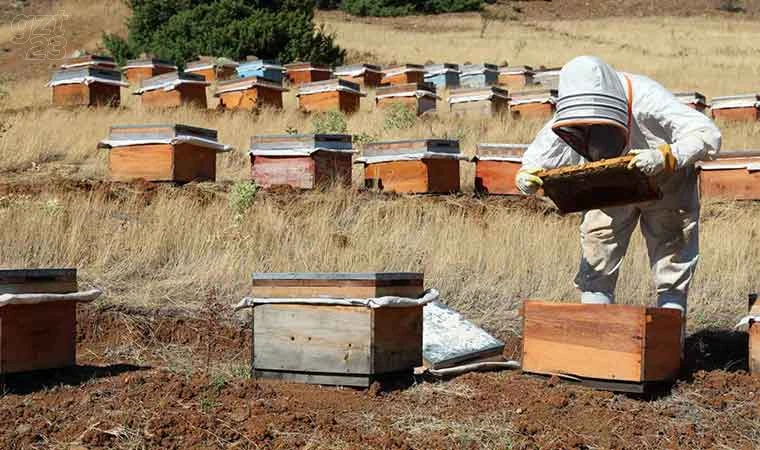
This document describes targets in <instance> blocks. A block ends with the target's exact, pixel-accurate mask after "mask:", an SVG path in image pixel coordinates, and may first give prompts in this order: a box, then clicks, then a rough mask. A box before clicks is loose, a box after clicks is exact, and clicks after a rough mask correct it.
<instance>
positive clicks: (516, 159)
mask: <svg viewBox="0 0 760 450" xmlns="http://www.w3.org/2000/svg"><path fill="white" fill-rule="evenodd" d="M527 148H528V145H527V144H478V146H477V154H476V155H475V156H474V157H473V158H472V159H473V161H474V162H475V191H476V192H478V193H480V194H489V195H522V194H521V193H520V191H519V190H518V189H517V186H516V185H515V176H516V175H517V172H518V171H519V170H520V167H522V157H523V154H524V153H525V150H526V149H527Z"/></svg>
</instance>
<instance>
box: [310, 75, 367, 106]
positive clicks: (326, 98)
mask: <svg viewBox="0 0 760 450" xmlns="http://www.w3.org/2000/svg"><path fill="white" fill-rule="evenodd" d="M366 95H367V94H365V93H364V92H362V91H361V88H360V87H359V85H358V84H356V83H353V82H351V81H346V80H342V79H339V78H336V79H332V80H326V81H317V82H314V83H304V84H301V85H300V86H299V87H298V94H297V97H298V107H299V108H301V109H302V110H303V111H306V112H315V111H341V112H343V113H346V114H351V113H355V112H357V111H359V105H360V101H361V98H362V97H365V96H366Z"/></svg>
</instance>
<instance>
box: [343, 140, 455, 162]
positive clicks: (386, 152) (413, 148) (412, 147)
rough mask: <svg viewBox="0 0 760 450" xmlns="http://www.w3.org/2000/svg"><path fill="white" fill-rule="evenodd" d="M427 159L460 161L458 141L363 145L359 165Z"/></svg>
mask: <svg viewBox="0 0 760 450" xmlns="http://www.w3.org/2000/svg"><path fill="white" fill-rule="evenodd" d="M428 158H438V159H462V154H461V153H460V150H459V141H457V140H450V139H408V140H400V141H384V142H372V143H369V144H365V145H364V150H363V152H362V157H361V158H358V159H357V162H361V163H367V164H372V163H379V162H388V161H408V160H419V159H428Z"/></svg>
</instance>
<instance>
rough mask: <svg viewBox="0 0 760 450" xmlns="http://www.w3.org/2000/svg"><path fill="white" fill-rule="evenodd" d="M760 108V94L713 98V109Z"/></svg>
mask: <svg viewBox="0 0 760 450" xmlns="http://www.w3.org/2000/svg"><path fill="white" fill-rule="evenodd" d="M757 106H760V94H741V95H726V96H722V97H713V99H712V109H722V108H752V107H757Z"/></svg>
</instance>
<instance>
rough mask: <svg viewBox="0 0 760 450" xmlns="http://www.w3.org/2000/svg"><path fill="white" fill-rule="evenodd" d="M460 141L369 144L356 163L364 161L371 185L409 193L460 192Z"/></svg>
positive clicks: (366, 177) (420, 140)
mask: <svg viewBox="0 0 760 450" xmlns="http://www.w3.org/2000/svg"><path fill="white" fill-rule="evenodd" d="M460 159H462V156H461V153H460V151H459V141H454V140H444V139H414V140H405V141H388V142H375V143H371V144H366V145H365V146H364V152H363V155H362V157H361V158H359V159H357V163H361V164H364V184H365V186H366V187H368V188H374V189H379V190H382V191H387V192H399V193H410V194H449V193H453V192H459V160H460Z"/></svg>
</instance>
